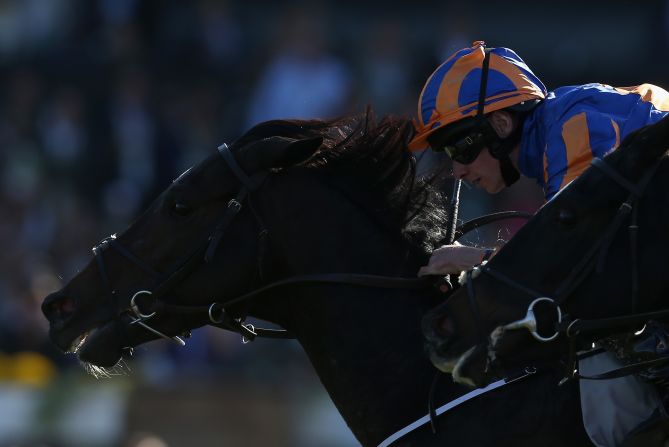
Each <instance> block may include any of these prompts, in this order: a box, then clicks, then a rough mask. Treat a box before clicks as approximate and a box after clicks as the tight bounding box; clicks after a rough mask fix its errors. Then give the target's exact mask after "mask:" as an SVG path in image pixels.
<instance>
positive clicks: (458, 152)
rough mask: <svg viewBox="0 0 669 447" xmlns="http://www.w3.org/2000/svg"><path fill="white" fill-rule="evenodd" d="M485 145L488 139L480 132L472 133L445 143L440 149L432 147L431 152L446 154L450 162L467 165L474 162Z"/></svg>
mask: <svg viewBox="0 0 669 447" xmlns="http://www.w3.org/2000/svg"><path fill="white" fill-rule="evenodd" d="M487 145H488V139H487V138H486V136H485V135H484V134H483V133H482V132H473V133H471V134H469V135H466V136H464V137H462V138H458V139H456V140H455V141H453V142H451V143H446V144H444V145H443V146H442V147H441V148H435V147H433V150H441V151H443V152H446V153H447V154H448V156H449V157H450V158H451V160H453V161H456V162H458V163H460V164H463V165H468V164H471V163H473V162H474V160H476V157H478V156H479V154H480V153H481V151H482V150H483V149H484V148H485V147H486V146H487Z"/></svg>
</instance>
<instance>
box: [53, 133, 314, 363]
mask: <svg viewBox="0 0 669 447" xmlns="http://www.w3.org/2000/svg"><path fill="white" fill-rule="evenodd" d="M321 142H322V139H321V138H310V139H291V138H284V137H279V136H268V137H267V138H257V139H254V140H251V141H245V140H244V139H241V140H240V141H238V142H237V143H236V144H235V145H233V147H232V149H231V150H228V149H226V151H228V152H227V154H226V153H223V152H222V153H220V154H219V153H216V154H215V155H212V156H211V157H209V158H208V159H206V160H204V161H203V162H201V163H200V164H199V165H197V166H195V167H193V168H191V169H189V170H188V171H186V172H185V173H184V174H182V175H181V176H180V177H179V178H177V179H176V180H175V181H174V182H173V183H172V184H171V186H169V187H168V188H167V189H166V190H165V191H164V192H163V193H162V194H161V195H160V196H159V197H158V198H157V199H156V200H155V201H154V203H153V204H152V205H151V207H150V208H149V209H148V210H147V211H146V212H145V213H144V214H143V215H142V216H141V217H140V218H139V219H138V220H137V221H136V222H134V223H133V224H132V225H131V226H130V227H129V228H128V229H127V230H126V231H125V232H124V233H123V234H121V235H118V236H112V237H110V238H107V239H105V240H104V241H103V242H102V243H100V244H99V245H98V246H96V247H95V248H94V250H93V252H94V257H93V258H94V259H93V260H92V261H91V262H90V263H89V264H88V265H87V266H86V267H85V268H84V269H83V270H82V271H81V272H80V273H79V274H78V275H77V276H76V277H75V278H74V279H73V280H72V281H70V282H69V283H68V284H67V285H66V286H65V287H64V288H63V289H61V290H60V291H58V292H55V293H53V294H51V295H49V296H48V297H47V298H46V299H45V300H44V303H43V306H42V308H43V312H44V314H45V315H46V317H47V318H48V319H49V322H50V324H51V328H50V336H51V338H52V340H53V341H54V342H55V343H56V344H57V345H58V346H59V347H60V348H61V349H62V350H64V351H76V352H77V353H78V355H79V357H80V359H82V360H83V361H85V362H88V363H91V364H93V365H97V366H102V367H107V366H112V365H114V364H115V363H116V362H117V361H118V360H119V359H120V358H121V355H122V352H123V350H124V349H125V348H128V347H133V346H136V345H138V344H140V343H143V342H145V341H148V340H151V339H154V338H156V333H158V332H159V333H162V334H168V335H169V336H176V335H178V334H182V333H185V332H187V331H188V330H189V329H191V328H194V327H197V326H201V325H202V324H204V323H205V322H206V321H202V319H201V318H200V317H197V318H196V317H192V318H189V317H188V315H186V316H184V315H179V316H174V315H170V314H169V313H162V312H158V314H157V315H155V316H154V317H152V318H151V321H150V328H151V329H153V330H155V331H157V332H155V333H154V332H152V331H151V329H149V330H147V327H146V326H143V324H144V323H143V322H141V321H140V322H135V323H133V321H134V320H137V317H138V316H139V315H141V314H142V313H143V314H144V315H146V316H148V314H150V313H151V312H150V311H148V310H147V306H148V305H149V304H151V303H152V302H153V301H154V299H155V298H158V299H159V300H160V301H163V302H166V303H171V304H183V303H184V300H185V299H187V300H188V304H189V305H198V304H200V305H204V304H206V302H207V301H212V298H213V297H215V296H220V294H221V291H223V293H224V294H225V295H228V294H230V295H232V296H234V295H235V294H239V293H240V292H241V291H243V290H247V289H248V287H249V285H252V284H255V283H257V282H258V271H259V268H261V267H262V266H260V265H259V264H258V263H259V253H260V250H261V248H262V247H261V246H260V244H261V241H260V239H261V238H262V236H263V235H262V234H260V233H261V232H262V231H263V230H264V228H263V223H262V221H261V220H260V218H259V217H258V215H257V214H255V211H254V209H253V206H254V201H255V200H256V197H254V195H255V194H257V193H258V191H259V188H261V187H262V186H261V183H262V182H263V180H264V178H265V176H266V175H267V173H268V172H269V171H270V170H279V169H280V168H283V167H288V166H292V165H295V164H297V163H299V162H300V161H303V160H305V159H307V158H309V157H310V156H311V155H312V154H313V153H314V151H315V150H316V149H317V148H318V147H319V146H320V144H321ZM225 157H231V158H232V159H233V160H232V161H229V160H228V161H226V160H225ZM223 246H225V249H222V248H223ZM138 292H139V293H138ZM150 293H153V294H154V296H153V297H151V296H149V295H150ZM133 297H135V298H134V300H133ZM131 301H132V302H131ZM133 305H135V306H136V307H135V308H134V310H133Z"/></svg>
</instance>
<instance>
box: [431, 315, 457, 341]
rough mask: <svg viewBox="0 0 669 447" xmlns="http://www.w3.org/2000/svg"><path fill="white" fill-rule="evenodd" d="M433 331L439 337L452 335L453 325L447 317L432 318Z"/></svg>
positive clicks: (453, 332)
mask: <svg viewBox="0 0 669 447" xmlns="http://www.w3.org/2000/svg"><path fill="white" fill-rule="evenodd" d="M434 329H435V332H436V333H437V334H438V335H439V336H441V337H452V336H453V334H455V326H454V325H453V322H452V321H451V319H450V318H448V317H443V318H438V319H436V320H434Z"/></svg>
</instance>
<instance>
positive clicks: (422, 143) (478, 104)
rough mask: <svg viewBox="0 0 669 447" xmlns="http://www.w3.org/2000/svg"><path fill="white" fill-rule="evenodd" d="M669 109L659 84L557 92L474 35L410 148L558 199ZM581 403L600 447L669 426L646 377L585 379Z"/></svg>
mask: <svg viewBox="0 0 669 447" xmlns="http://www.w3.org/2000/svg"><path fill="white" fill-rule="evenodd" d="M668 112H669V93H668V92H667V91H665V90H664V89H662V88H659V87H657V86H654V85H650V84H642V85H639V86H635V87H622V88H621V87H611V86H608V85H604V84H585V85H577V86H568V87H560V88H557V89H555V90H554V91H551V92H548V91H547V90H546V87H545V86H544V84H543V83H542V82H541V81H540V80H539V78H537V76H536V75H535V74H534V73H533V72H532V70H530V68H529V67H528V66H527V65H526V64H525V62H523V60H522V59H521V58H520V57H519V56H518V55H517V54H516V53H515V52H514V51H512V50H510V49H508V48H486V47H485V44H484V43H483V42H474V44H473V46H472V47H471V48H464V49H462V50H460V51H458V52H456V53H455V54H453V55H452V56H451V57H450V58H449V59H447V60H446V62H444V63H443V64H441V65H440V66H439V67H438V68H437V69H436V70H435V72H434V73H433V74H432V75H431V76H430V77H429V78H428V80H427V82H426V84H425V87H424V88H423V91H422V92H421V94H420V98H419V101H418V119H417V121H416V122H415V127H416V134H415V137H414V138H413V140H412V141H411V142H410V143H409V148H410V149H412V150H422V149H425V148H426V147H431V148H432V150H434V151H439V152H441V151H445V152H446V153H447V154H448V155H449V156H450V158H451V159H452V161H453V175H454V176H455V177H456V178H460V179H463V180H465V181H467V182H470V183H472V184H474V185H475V186H477V187H480V188H483V189H485V190H486V191H487V192H488V193H491V194H494V193H497V192H499V191H501V190H502V189H504V188H505V187H507V186H510V185H512V184H513V183H514V182H516V181H517V180H518V179H519V177H520V175H524V176H526V177H529V178H532V179H535V180H536V181H537V182H538V183H539V184H540V185H541V186H542V187H543V190H544V194H545V198H546V200H550V199H551V198H552V197H553V196H555V194H557V192H558V191H560V190H561V189H562V188H564V187H565V186H566V185H567V184H568V183H569V182H571V181H572V180H573V179H575V178H576V177H578V176H579V175H580V174H581V173H582V172H583V171H584V170H585V169H587V168H588V167H589V166H590V163H591V161H592V159H593V158H594V157H598V158H601V157H603V156H604V155H606V154H607V153H609V152H610V151H612V150H615V149H616V148H617V147H618V146H619V145H620V142H621V141H622V140H623V139H624V138H625V136H627V135H628V134H629V133H630V132H632V131H634V130H636V129H639V128H640V127H643V126H645V125H648V124H651V123H654V122H656V121H658V120H660V119H661V118H662V117H664V116H665V115H666V114H667V113H668ZM490 252H491V250H489V249H484V248H477V247H469V246H464V245H460V244H455V245H446V246H444V247H440V248H438V249H436V250H435V251H434V252H433V253H432V256H431V257H430V260H429V262H428V265H426V266H424V267H421V269H420V271H419V272H418V274H419V275H421V276H422V275H440V276H441V275H446V274H452V273H459V272H460V271H462V270H469V269H471V268H472V267H473V266H474V265H476V264H479V263H481V262H482V261H483V260H484V259H486V258H487V257H488V256H489V255H490ZM668 334H669V331H668V330H667V328H666V327H663V326H659V330H656V331H655V332H650V333H649V335H648V336H646V338H648V340H649V341H650V344H651V345H652V346H655V344H656V341H655V340H656V339H657V337H658V336H660V337H663V339H666V338H667V336H668ZM646 341H647V340H645V339H643V340H641V342H639V344H640V345H641V344H643V343H645V342H646ZM660 355H667V353H664V354H662V353H660ZM620 366H622V365H621V364H620V363H619V362H618V360H617V359H615V358H614V356H612V355H610V354H608V353H606V352H605V353H604V354H600V355H594V356H592V357H589V359H585V360H582V361H581V362H579V369H580V370H581V372H582V373H584V374H594V373H601V372H603V371H604V370H610V369H614V368H616V367H620ZM595 382H597V383H595ZM581 402H582V410H583V421H584V425H585V427H586V429H587V431H588V433H589V435H590V438H591V440H592V441H593V443H594V444H595V445H597V446H608V445H619V444H620V443H621V442H623V440H624V439H630V438H631V437H634V436H636V435H637V434H638V433H639V431H640V430H642V429H644V430H645V429H647V428H648V427H649V426H653V427H658V428H657V430H662V426H663V425H666V424H667V423H666V421H667V419H666V417H667V416H666V410H665V409H664V407H663V405H662V403H661V400H660V397H659V395H658V393H657V392H656V391H655V390H654V389H653V388H652V386H651V385H650V384H648V383H645V382H642V381H640V380H639V379H638V378H636V376H627V377H623V378H619V379H615V380H604V381H581ZM634 445H637V444H634ZM639 445H641V444H639Z"/></svg>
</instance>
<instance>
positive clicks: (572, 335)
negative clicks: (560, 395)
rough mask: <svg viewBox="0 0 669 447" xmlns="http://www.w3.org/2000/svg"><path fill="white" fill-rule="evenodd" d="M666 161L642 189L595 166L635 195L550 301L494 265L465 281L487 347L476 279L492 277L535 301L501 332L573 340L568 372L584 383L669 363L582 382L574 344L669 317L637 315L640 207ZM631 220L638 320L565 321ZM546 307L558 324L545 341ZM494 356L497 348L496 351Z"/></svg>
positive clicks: (654, 167) (645, 365) (596, 162)
mask: <svg viewBox="0 0 669 447" xmlns="http://www.w3.org/2000/svg"><path fill="white" fill-rule="evenodd" d="M661 160H662V159H661V158H660V159H659V160H658V161H657V162H656V163H655V164H653V165H652V166H651V167H650V168H649V169H648V170H647V171H646V172H645V173H644V175H643V177H642V178H641V180H640V181H639V182H638V183H636V184H635V183H632V182H630V181H629V180H627V179H626V178H625V177H623V176H622V175H621V174H620V173H619V172H617V171H616V170H615V169H614V168H613V167H612V166H611V165H610V164H609V163H607V162H606V161H604V160H601V159H597V158H596V159H594V160H593V161H592V166H594V167H596V168H597V169H599V170H600V171H601V172H603V173H604V174H605V175H606V176H607V177H608V178H610V179H612V180H614V181H615V182H616V183H617V184H618V185H620V186H621V187H622V188H624V189H625V190H627V191H628V192H629V195H628V197H627V199H626V200H625V201H624V202H623V203H622V204H621V205H620V206H619V208H618V211H617V213H616V215H615V217H614V218H613V220H612V221H611V223H610V224H609V225H608V227H607V228H606V230H605V231H604V232H603V233H602V235H601V236H600V237H599V238H598V239H597V240H596V241H595V243H594V244H593V245H592V246H591V247H590V248H589V250H588V251H587V252H586V253H585V254H584V256H583V257H582V258H581V259H580V261H579V262H578V263H577V264H576V265H574V267H573V268H572V269H571V271H570V273H569V274H568V275H567V277H566V278H565V279H564V280H563V281H562V282H561V283H560V285H559V286H558V287H557V288H556V290H555V292H554V293H553V295H552V297H551V296H550V295H547V294H544V293H541V292H538V291H536V290H534V289H532V288H530V287H527V286H525V285H524V284H521V283H520V282H518V281H516V280H514V279H512V278H511V277H509V276H507V275H506V274H504V273H502V272H501V271H499V270H497V269H494V268H492V267H490V265H488V263H483V264H482V265H480V266H477V267H475V268H474V269H473V270H471V271H469V272H467V274H466V276H465V279H464V281H465V283H466V287H467V293H468V298H469V305H470V308H471V312H472V314H473V315H474V319H475V321H476V324H477V327H478V331H479V337H480V338H481V339H482V340H481V342H484V343H487V342H488V341H487V337H486V336H485V335H484V334H483V331H482V330H481V327H482V325H481V321H480V317H479V311H478V304H477V301H476V294H475V288H474V282H473V280H474V278H476V277H477V276H479V275H480V274H482V273H483V274H486V275H488V276H491V277H492V278H493V279H495V280H496V281H499V282H501V283H504V284H506V285H507V286H510V287H511V288H514V289H516V290H518V291H520V292H522V293H523V294H525V295H529V296H531V297H532V298H534V300H533V301H532V302H531V303H530V305H529V306H528V310H527V313H526V315H525V317H524V318H522V319H520V320H516V321H513V322H511V323H508V324H506V325H504V326H502V327H501V329H503V330H516V329H527V330H528V331H529V332H530V334H531V335H532V337H534V338H535V339H536V340H538V341H540V342H549V341H552V340H555V339H556V338H557V337H558V336H560V335H564V336H566V337H567V338H568V339H570V359H569V362H568V363H570V365H569V367H568V372H569V373H570V375H571V377H572V378H581V379H598V380H604V379H611V378H616V377H622V376H624V375H628V374H632V373H635V372H638V371H641V370H643V369H645V368H648V367H650V366H657V365H659V364H662V363H667V362H669V359H668V358H660V359H653V360H648V361H644V362H639V363H635V364H633V365H628V366H626V367H623V368H620V369H617V370H613V371H609V372H607V373H603V374H599V375H596V376H587V377H586V376H581V375H579V374H578V372H577V370H576V369H575V368H573V364H574V363H575V360H576V358H575V354H574V349H573V347H574V345H575V343H574V340H575V339H580V340H582V341H588V342H590V343H592V342H593V341H596V340H597V339H600V338H602V337H603V336H607V335H610V334H612V333H615V332H616V331H630V330H636V329H638V328H639V327H640V326H641V325H643V324H645V323H646V322H647V321H648V320H650V319H659V318H663V317H667V316H669V310H661V311H657V312H647V313H636V314H635V313H634V312H636V310H637V306H638V294H639V267H638V243H637V234H638V230H639V226H638V219H637V214H638V206H637V205H638V201H639V200H640V199H641V198H642V197H643V195H644V193H645V191H646V187H647V186H648V184H649V183H650V180H651V179H652V177H653V176H654V174H655V172H656V171H657V168H658V166H659V164H660V162H661ZM628 218H629V225H628V233H629V242H630V245H629V246H630V262H631V276H632V296H631V303H632V306H631V307H632V312H633V313H632V314H630V315H625V316H621V317H614V318H605V319H596V320H582V319H579V318H573V319H572V318H570V317H569V316H567V315H564V314H563V312H562V309H561V308H560V306H564V304H565V302H566V301H567V300H568V299H569V297H571V296H572V295H573V293H574V291H575V290H576V289H577V288H578V287H579V286H580V285H581V284H582V283H583V281H584V280H585V279H586V278H587V277H588V276H589V275H590V273H591V272H592V270H593V269H595V268H596V269H597V271H601V270H602V269H603V263H604V261H605V259H606V257H607V254H608V250H609V247H610V245H611V243H612V242H613V238H614V236H615V235H616V233H617V232H618V230H619V228H620V227H621V225H622V224H623V222H624V221H625V220H627V219H628ZM544 303H545V304H546V305H549V306H553V307H554V309H555V315H556V319H555V322H554V325H553V327H554V333H552V334H550V335H548V334H545V335H542V334H540V333H539V331H538V326H539V324H538V322H537V318H536V315H535V307H537V306H538V305H540V304H544ZM492 349H493V350H494V347H493V348H492Z"/></svg>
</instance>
